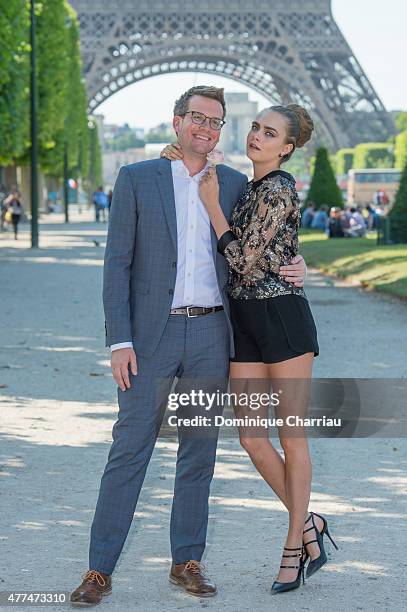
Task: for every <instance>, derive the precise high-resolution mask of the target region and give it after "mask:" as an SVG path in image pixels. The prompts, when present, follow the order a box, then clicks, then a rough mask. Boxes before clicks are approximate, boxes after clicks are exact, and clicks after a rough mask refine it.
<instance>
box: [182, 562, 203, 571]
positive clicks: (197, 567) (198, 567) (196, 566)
mask: <svg viewBox="0 0 407 612" xmlns="http://www.w3.org/2000/svg"><path fill="white" fill-rule="evenodd" d="M185 569H186V570H190V571H191V572H192V573H193V574H200V573H201V572H203V570H204V565H203V564H202V563H199V561H188V563H187V564H186V565H185Z"/></svg>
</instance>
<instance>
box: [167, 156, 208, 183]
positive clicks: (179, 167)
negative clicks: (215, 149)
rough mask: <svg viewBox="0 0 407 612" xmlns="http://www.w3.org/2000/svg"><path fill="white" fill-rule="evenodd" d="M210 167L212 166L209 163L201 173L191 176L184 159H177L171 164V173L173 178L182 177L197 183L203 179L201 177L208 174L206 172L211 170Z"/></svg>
mask: <svg viewBox="0 0 407 612" xmlns="http://www.w3.org/2000/svg"><path fill="white" fill-rule="evenodd" d="M210 165H211V164H210V162H209V161H207V162H206V164H205V168H203V170H201V172H198V174H195V175H194V176H190V175H189V171H188V168H187V167H186V165H185V164H184V162H183V161H182V159H176V160H175V161H172V162H171V172H172V175H173V176H180V177H182V178H190V179H193V180H195V181H196V180H199V179H200V178H201V176H202V175H203V174H204V173H205V172H206V170H207V169H208V168H209V166H210Z"/></svg>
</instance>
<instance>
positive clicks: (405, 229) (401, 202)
mask: <svg viewBox="0 0 407 612" xmlns="http://www.w3.org/2000/svg"><path fill="white" fill-rule="evenodd" d="M389 219H390V236H391V239H392V240H394V242H403V243H407V163H406V165H405V166H404V170H403V172H402V174H401V179H400V185H399V188H398V190H397V194H396V199H395V202H394V205H393V208H392V209H391V211H390V213H389Z"/></svg>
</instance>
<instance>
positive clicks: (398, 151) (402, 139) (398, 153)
mask: <svg viewBox="0 0 407 612" xmlns="http://www.w3.org/2000/svg"><path fill="white" fill-rule="evenodd" d="M406 114H407V113H406ZM406 164H407V129H406V130H404V132H400V134H398V135H397V136H396V144H395V147H394V167H395V168H404V166H405V165H406Z"/></svg>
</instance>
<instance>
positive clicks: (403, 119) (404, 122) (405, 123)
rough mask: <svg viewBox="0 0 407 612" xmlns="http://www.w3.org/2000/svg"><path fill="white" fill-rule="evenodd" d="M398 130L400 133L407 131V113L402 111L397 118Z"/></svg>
mask: <svg viewBox="0 0 407 612" xmlns="http://www.w3.org/2000/svg"><path fill="white" fill-rule="evenodd" d="M396 128H397V130H398V131H399V132H404V130H407V112H406V111H402V112H400V113H398V115H397V117H396Z"/></svg>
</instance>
